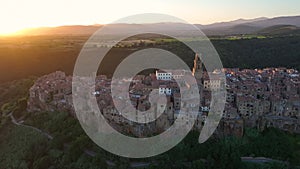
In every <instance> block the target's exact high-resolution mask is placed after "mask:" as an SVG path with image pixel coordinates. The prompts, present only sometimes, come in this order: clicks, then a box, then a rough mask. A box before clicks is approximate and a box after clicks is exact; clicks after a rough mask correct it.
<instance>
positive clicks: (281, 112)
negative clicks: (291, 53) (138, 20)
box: [28, 55, 300, 137]
mask: <svg viewBox="0 0 300 169" xmlns="http://www.w3.org/2000/svg"><path fill="white" fill-rule="evenodd" d="M209 74H212V75H216V76H214V77H213V78H212V76H209ZM218 74H224V75H225V79H222V78H218V77H219V76H218ZM192 75H193V76H194V77H195V79H196V80H197V83H198V86H197V87H198V89H199V94H200V104H199V105H200V106H199V109H198V108H197V110H199V111H198V113H197V117H196V121H195V124H194V129H195V130H201V129H202V128H203V126H204V125H205V122H206V118H207V116H208V114H209V112H210V108H211V99H212V92H213V91H218V90H224V89H225V90H226V93H227V94H226V104H225V109H224V111H223V112H222V120H221V122H220V124H219V126H218V129H217V130H216V132H215V133H216V134H217V135H235V136H242V135H243V133H244V128H245V127H251V128H253V127H254V128H257V129H259V130H261V131H262V130H264V129H266V128H269V127H275V128H278V129H281V130H284V131H288V132H291V133H300V77H299V72H298V71H297V70H294V69H287V68H265V69H243V70H240V69H238V68H236V69H229V68H224V69H222V70H216V71H214V72H206V71H205V68H204V66H203V64H202V63H201V61H200V59H199V57H198V55H196V56H195V60H194V67H193V70H192ZM184 76H189V73H188V72H187V71H184V70H170V71H168V72H166V71H160V70H157V71H156V72H155V73H152V74H149V75H136V76H135V77H134V79H133V80H132V82H131V84H130V88H129V91H128V92H129V97H130V100H124V98H126V97H125V96H121V95H120V96H118V97H115V98H113V97H112V93H111V85H112V79H110V78H108V77H106V76H105V75H99V76H97V77H96V79H95V90H94V91H93V92H92V93H91V95H93V96H95V97H96V98H97V102H98V106H99V108H100V110H101V112H102V114H103V115H104V116H105V118H106V120H107V121H108V122H109V124H110V125H112V126H113V127H114V128H115V129H116V130H118V131H120V132H124V133H129V134H131V135H133V136H136V137H143V136H149V135H155V134H157V133H160V132H162V131H164V130H166V129H168V128H169V127H170V126H171V125H172V124H173V123H174V121H175V120H176V118H177V115H178V111H179V110H182V109H184V110H187V109H189V108H193V106H194V105H195V104H194V103H191V100H189V98H182V97H181V96H182V92H189V89H190V88H191V86H187V88H185V89H184V90H180V88H179V85H178V82H179V83H181V82H182V81H180V80H181V79H182V77H184ZM128 80H129V79H128V78H120V79H118V83H119V84H122V83H123V82H125V81H128ZM182 83H184V82H182ZM192 87H193V86H192ZM155 89H158V94H159V95H163V96H165V97H166V98H167V99H166V100H167V104H166V106H163V105H160V104H159V103H157V104H156V105H154V107H155V108H154V110H153V112H154V115H153V116H155V117H153V118H155V119H156V120H155V121H153V122H150V123H147V124H137V123H135V122H132V121H130V120H128V119H126V118H124V116H123V115H124V114H123V115H122V113H123V111H124V112H126V109H129V108H130V106H133V107H134V108H135V109H136V110H137V111H141V112H142V111H146V110H148V109H149V108H150V107H151V104H150V102H149V94H150V93H151V91H152V90H155ZM120 90H122V89H120ZM189 94H190V95H191V98H192V95H193V94H192V93H189ZM183 99H185V100H183ZM182 101H185V102H184V103H185V104H182ZM116 107H122V110H123V111H122V112H119V111H118V110H117V109H116ZM28 111H30V112H39V111H53V112H55V111H66V112H69V113H70V114H72V115H74V116H75V110H74V106H73V102H72V77H71V76H66V75H65V73H64V72H60V71H58V72H54V73H51V74H49V75H46V76H43V77H41V78H39V79H38V80H37V81H36V82H35V84H34V85H33V86H32V87H31V89H30V97H29V101H28ZM145 117H146V116H145Z"/></svg>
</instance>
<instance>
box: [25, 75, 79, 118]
mask: <svg viewBox="0 0 300 169" xmlns="http://www.w3.org/2000/svg"><path fill="white" fill-rule="evenodd" d="M27 111H29V112H39V111H50V112H51V111H66V112H70V113H71V114H74V108H73V106H72V77H71V76H66V75H65V73H64V72H61V71H57V72H54V73H51V74H49V75H45V76H43V77H41V78H39V79H38V80H37V81H36V82H35V84H34V85H33V86H32V87H31V88H30V90H29V99H28V105H27Z"/></svg>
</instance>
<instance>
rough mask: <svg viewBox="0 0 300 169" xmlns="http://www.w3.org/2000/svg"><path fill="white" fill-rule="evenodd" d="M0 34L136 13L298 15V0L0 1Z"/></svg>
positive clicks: (217, 18) (219, 17)
mask: <svg viewBox="0 0 300 169" xmlns="http://www.w3.org/2000/svg"><path fill="white" fill-rule="evenodd" d="M0 6H1V10H0V20H1V27H0V34H1V35H3V34H10V33H13V32H16V31H18V30H21V29H24V28H34V27H48V26H51V27H53V26H61V25H93V24H105V23H110V22H113V21H115V20H117V19H119V18H122V17H125V16H128V15H133V14H139V13H164V14H169V15H173V16H176V17H179V18H182V19H184V20H186V21H188V22H190V23H199V24H209V23H213V22H221V21H230V20H235V19H239V18H245V19H250V18H256V17H276V16H291V15H300V8H299V6H300V1H299V0H285V1H282V0H251V1H249V0H238V1H237V0H185V1H182V0H164V1H162V0H151V1H149V0H126V1H121V0H120V1H117V0H108V1H103V0H102V1H101V0H85V1H79V0H64V1H61V0H51V1H50V0H48V1H40V0H26V1H20V0H1V2H0Z"/></svg>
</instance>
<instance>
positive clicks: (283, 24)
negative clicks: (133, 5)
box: [20, 16, 300, 35]
mask: <svg viewBox="0 0 300 169" xmlns="http://www.w3.org/2000/svg"><path fill="white" fill-rule="evenodd" d="M157 24H161V26H163V27H164V28H166V27H168V28H169V29H170V30H174V31H175V30H178V29H180V27H181V24H178V23H157ZM157 24H156V25H155V26H157ZM195 25H196V26H197V27H199V28H201V30H202V31H203V32H204V33H206V34H207V35H237V34H281V33H284V34H294V33H300V31H299V29H300V28H299V27H300V16H285V17H276V18H265V17H261V18H255V19H238V20H235V21H230V22H219V23H214V24H209V25H200V24H195ZM101 26H102V25H91V26H82V25H74V26H60V27H44V28H33V29H26V30H22V31H20V34H25V35H91V34H93V33H94V32H95V31H96V30H98V29H99V28H100V27H101ZM114 26H129V25H126V24H115V25H114ZM130 26H136V27H141V28H142V25H141V24H130ZM158 27H159V26H158Z"/></svg>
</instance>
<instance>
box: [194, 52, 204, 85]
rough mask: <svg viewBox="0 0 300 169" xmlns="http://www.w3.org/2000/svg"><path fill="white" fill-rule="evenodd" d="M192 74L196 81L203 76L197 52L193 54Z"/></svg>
mask: <svg viewBox="0 0 300 169" xmlns="http://www.w3.org/2000/svg"><path fill="white" fill-rule="evenodd" d="M193 75H194V77H195V78H196V79H197V81H201V79H202V76H203V64H202V61H201V59H200V57H199V55H198V54H197V53H196V54H195V59H194V67H193Z"/></svg>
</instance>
